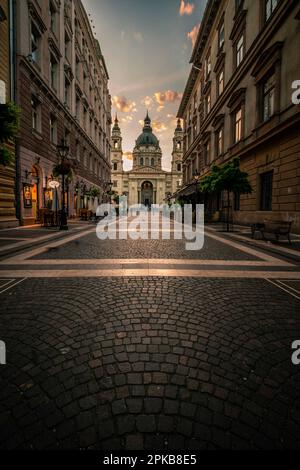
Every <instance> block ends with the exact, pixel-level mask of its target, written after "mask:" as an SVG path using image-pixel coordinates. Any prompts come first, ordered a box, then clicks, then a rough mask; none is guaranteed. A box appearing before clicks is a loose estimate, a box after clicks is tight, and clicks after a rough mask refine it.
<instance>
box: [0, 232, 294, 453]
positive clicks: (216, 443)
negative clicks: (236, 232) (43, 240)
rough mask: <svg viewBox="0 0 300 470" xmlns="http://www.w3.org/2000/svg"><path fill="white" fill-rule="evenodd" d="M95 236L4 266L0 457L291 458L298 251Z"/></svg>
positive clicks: (0, 272) (0, 274) (0, 269)
mask: <svg viewBox="0 0 300 470" xmlns="http://www.w3.org/2000/svg"><path fill="white" fill-rule="evenodd" d="M94 232H95V229H94V228H91V229H90V230H89V231H88V232H86V231H85V232H84V233H83V232H82V233H77V234H76V235H74V234H68V235H66V236H65V238H64V239H63V240H58V241H57V240H54V241H52V242H47V244H45V245H43V246H41V247H37V248H34V249H31V251H23V252H22V253H21V254H17V255H15V256H13V257H10V258H6V259H3V260H2V261H1V263H0V279H1V281H0V283H1V288H0V299H1V314H0V331H1V335H0V336H1V340H3V341H4V342H5V343H6V347H7V365H6V366H1V379H0V380H1V382H0V422H1V426H0V433H1V436H0V442H1V448H4V449H6V448H26V449H27V448H33V449H55V448H59V449H69V448H71V449H74V448H76V449H78V448H93V449H101V450H114V449H115V450H122V449H124V450H125V449H127V450H139V449H147V450H160V449H161V450H163V449H166V450H171V449H172V450H182V449H188V450H196V449H249V448H250V449H284V448H297V447H299V443H300V405H299V400H298V397H299V390H300V370H299V367H296V366H294V365H293V364H292V361H291V355H292V349H291V344H292V342H293V341H295V340H296V339H299V338H300V319H299V305H300V293H299V284H300V282H299V279H300V275H299V253H298V252H296V251H295V252H294V261H292V260H291V258H290V257H289V258H288V257H286V256H284V254H283V253H280V252H278V254H277V255H275V254H273V253H271V252H270V251H269V250H268V252H267V251H265V250H263V249H262V248H260V247H255V246H252V247H250V246H249V245H247V244H246V243H244V242H242V241H237V240H234V239H233V238H230V237H227V236H224V235H222V234H219V233H216V232H215V231H213V230H208V231H207V233H206V238H205V246H204V248H203V250H202V251H200V252H191V251H190V252H188V251H185V250H184V245H183V242H180V241H174V240H170V241H146V240H144V241H135V242H134V241H129V240H128V241H105V242H100V241H99V240H98V239H97V238H96V236H95V233H94ZM282 250H284V248H283V249H282ZM106 257H107V258H106ZM297 259H298V261H297Z"/></svg>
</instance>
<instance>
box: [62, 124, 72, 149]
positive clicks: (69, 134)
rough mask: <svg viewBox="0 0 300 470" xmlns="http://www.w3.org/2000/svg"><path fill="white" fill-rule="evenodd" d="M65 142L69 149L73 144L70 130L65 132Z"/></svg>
mask: <svg viewBox="0 0 300 470" xmlns="http://www.w3.org/2000/svg"><path fill="white" fill-rule="evenodd" d="M64 141H65V143H66V145H67V146H68V147H70V142H71V132H70V131H69V129H67V128H65V132H64Z"/></svg>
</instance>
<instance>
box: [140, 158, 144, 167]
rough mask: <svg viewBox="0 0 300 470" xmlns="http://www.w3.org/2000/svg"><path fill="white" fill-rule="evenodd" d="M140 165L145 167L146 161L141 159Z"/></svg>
mask: <svg viewBox="0 0 300 470" xmlns="http://www.w3.org/2000/svg"><path fill="white" fill-rule="evenodd" d="M140 165H141V166H144V159H143V158H141V160H140Z"/></svg>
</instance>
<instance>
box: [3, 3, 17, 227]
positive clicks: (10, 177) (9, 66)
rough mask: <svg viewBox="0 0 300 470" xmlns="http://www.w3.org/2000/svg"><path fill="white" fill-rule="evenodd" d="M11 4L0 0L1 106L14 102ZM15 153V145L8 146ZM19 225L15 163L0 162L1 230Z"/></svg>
mask: <svg viewBox="0 0 300 470" xmlns="http://www.w3.org/2000/svg"><path fill="white" fill-rule="evenodd" d="M11 3H12V2H10V1H8V0H0V106H5V105H6V104H7V103H8V102H9V101H13V100H14V96H13V95H14V85H13V84H14V79H13V77H14V70H13V61H12V60H11V58H12V53H13V47H12V37H11V21H12V18H11ZM8 148H9V151H10V152H11V153H12V154H13V153H14V144H13V143H11V144H8ZM17 225H18V220H17V217H16V198H15V162H14V161H12V162H11V163H10V164H9V165H6V166H4V165H1V161H0V228H8V227H15V226H17Z"/></svg>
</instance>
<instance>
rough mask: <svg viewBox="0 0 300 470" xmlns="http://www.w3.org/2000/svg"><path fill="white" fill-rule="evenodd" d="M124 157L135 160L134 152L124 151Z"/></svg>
mask: <svg viewBox="0 0 300 470" xmlns="http://www.w3.org/2000/svg"><path fill="white" fill-rule="evenodd" d="M123 159H124V160H133V155H132V152H124V153H123Z"/></svg>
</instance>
